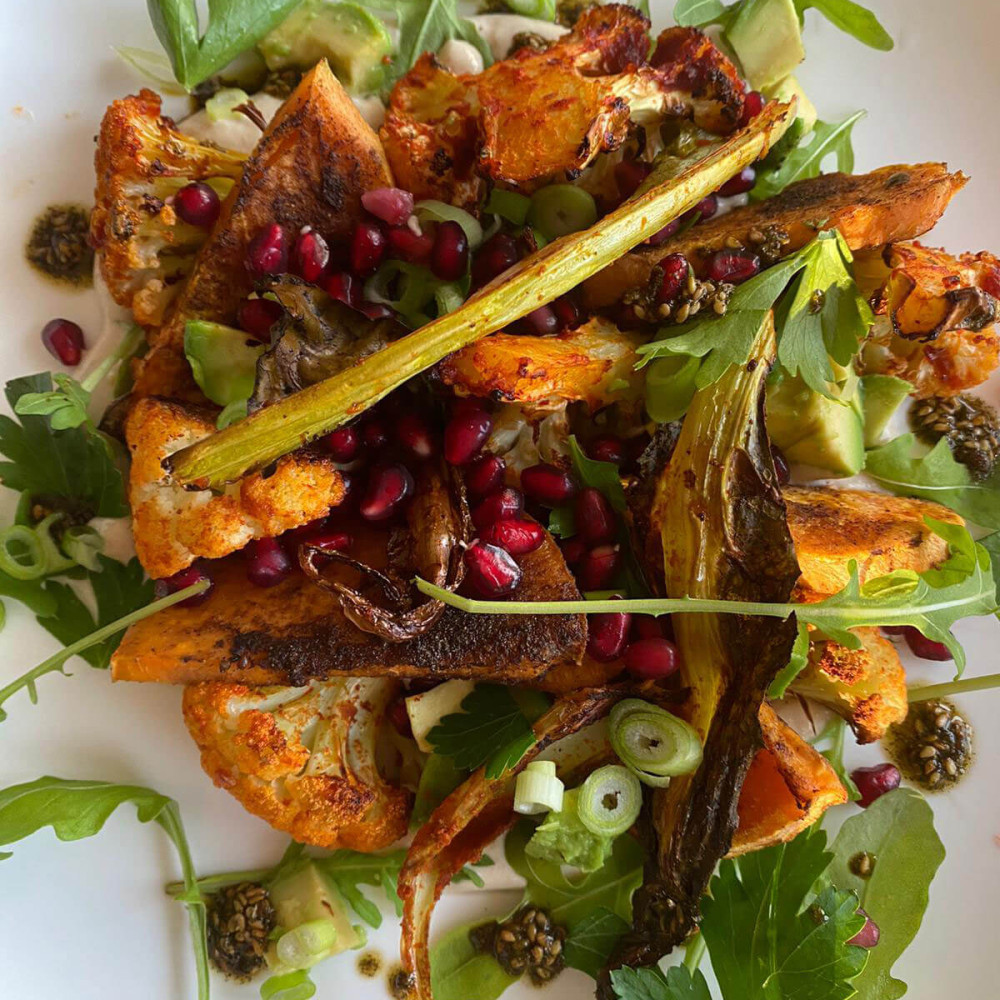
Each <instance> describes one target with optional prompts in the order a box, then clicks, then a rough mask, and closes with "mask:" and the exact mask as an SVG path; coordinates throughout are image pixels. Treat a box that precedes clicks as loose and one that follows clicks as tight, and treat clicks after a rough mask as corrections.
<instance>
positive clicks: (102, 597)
mask: <svg viewBox="0 0 1000 1000" xmlns="http://www.w3.org/2000/svg"><path fill="white" fill-rule="evenodd" d="M97 558H98V561H99V565H100V567H101V568H100V571H99V572H96V573H91V574H90V583H91V586H92V587H93V590H94V597H95V598H96V601H97V619H96V620H95V619H94V616H93V615H92V614H91V613H90V609H89V608H88V607H87V605H86V604H84V603H83V601H82V600H81V599H80V598H79V597H78V596H77V594H76V591H75V590H73V588H72V587H70V586H69V585H68V584H65V583H59V582H58V581H56V580H48V581H47V582H46V583H45V591H46V593H48V594H51V595H52V597H53V598H54V599H55V603H56V613H55V616H54V617H41V616H40V617H39V618H38V623H39V625H41V626H42V627H43V628H44V629H46V631H48V632H49V633H51V634H52V635H54V636H55V637H56V638H57V639H58V640H59V641H60V642H61V643H62V644H63V645H64V646H68V645H70V644H71V643H74V642H78V641H79V640H80V639H84V638H86V637H87V636H88V635H90V633H91V632H93V631H95V630H96V629H99V628H103V627H104V626H105V625H109V624H110V623H111V622H113V621H115V620H116V619H118V618H121V617H123V616H124V615H127V614H131V613H132V612H133V611H137V610H138V609H139V608H142V607H144V606H145V605H147V604H148V603H149V602H150V601H151V600H152V599H153V581H152V580H147V579H146V574H145V573H144V572H143V570H142V566H140V565H139V560H138V559H134V558H133V559H132V560H131V561H130V562H128V563H120V562H118V560H117V559H111V558H109V557H108V556H105V555H99V556H98V557H97ZM123 634H124V632H119V633H117V634H116V635H113V636H110V637H108V638H107V639H105V640H104V641H103V642H100V643H98V644H97V645H95V646H91V647H90V648H89V649H86V650H84V651H83V652H82V653H81V654H80V655H81V656H82V657H83V658H84V659H85V660H86V661H87V662H88V663H89V664H90V665H91V666H92V667H97V668H98V669H100V670H104V669H106V668H107V666H108V665H109V664H110V662H111V654H112V653H113V652H114V651H115V650H116V649H117V648H118V643H119V642H121V638H122V635H123Z"/></svg>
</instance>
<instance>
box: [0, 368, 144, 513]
mask: <svg viewBox="0 0 1000 1000" xmlns="http://www.w3.org/2000/svg"><path fill="white" fill-rule="evenodd" d="M51 391H52V379H51V377H50V376H49V375H48V374H41V375H26V376H24V377H22V378H16V379H13V380H12V381H10V382H8V383H7V386H6V395H7V401H8V403H10V406H11V409H13V410H14V411H15V412H16V411H17V406H18V402H19V400H20V399H21V398H22V397H23V396H26V395H29V394H32V393H35V394H37V393H47V392H51ZM0 453H2V454H3V455H4V456H5V457H6V458H7V459H9V461H6V462H0V480H2V481H3V485H4V486H6V487H7V488H8V489H12V490H17V491H18V492H20V493H25V492H27V493H29V494H31V495H32V496H33V497H47V498H55V499H61V500H66V501H70V502H71V503H75V504H76V505H77V506H79V507H80V508H82V509H83V510H84V511H86V512H87V513H88V514H89V515H90V516H99V517H124V516H125V515H126V514H128V505H127V504H126V502H125V484H124V481H123V479H122V474H121V472H120V471H119V470H118V467H117V466H116V465H115V461H114V454H113V452H112V449H111V443H110V439H109V438H107V437H106V436H105V435H103V434H101V433H100V432H99V431H95V430H92V429H89V428H86V427H73V428H69V429H66V430H57V429H54V428H53V427H52V426H51V424H50V422H49V419H48V418H46V417H44V416H39V415H35V414H25V415H23V416H22V417H21V422H20V423H18V422H17V421H16V420H13V419H12V418H10V417H8V416H0Z"/></svg>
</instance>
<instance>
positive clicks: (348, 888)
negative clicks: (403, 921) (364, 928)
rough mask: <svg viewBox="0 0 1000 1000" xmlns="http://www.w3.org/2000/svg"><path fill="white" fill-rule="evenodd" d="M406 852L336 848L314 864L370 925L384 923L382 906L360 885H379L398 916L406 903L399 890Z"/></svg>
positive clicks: (374, 925)
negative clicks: (403, 901) (379, 852)
mask: <svg viewBox="0 0 1000 1000" xmlns="http://www.w3.org/2000/svg"><path fill="white" fill-rule="evenodd" d="M405 857H406V851H404V850H398V851H390V852H389V853H388V854H361V853H360V852H359V851H349V850H346V849H345V850H340V851H334V852H333V854H331V855H330V856H329V857H326V858H313V859H312V863H313V864H314V865H315V866H316V867H317V868H318V869H319V871H320V872H321V873H322V875H323V876H324V877H325V878H327V879H329V881H330V882H332V883H333V884H334V885H335V886H336V887H337V890H338V891H339V892H340V894H341V895H342V896H343V897H344V899H346V900H347V902H348V903H350V905H351V909H352V910H354V912H355V913H356V914H357V915H358V916H359V917H360V918H361V919H362V920H363V921H364V922H365V923H366V924H368V925H369V926H370V927H374V928H376V929H378V928H379V927H381V926H382V914H381V912H380V911H379V908H378V907H377V906H376V905H375V904H374V903H373V902H372V901H371V900H370V899H368V898H367V897H366V896H365V895H364V893H362V891H361V889H360V888H359V886H362V885H373V886H378V887H380V888H381V889H382V891H383V892H384V893H385V895H386V898H387V899H388V900H389V902H390V903H392V905H393V907H394V909H395V911H396V916H397V917H401V916H402V915H403V904H402V901H401V900H400V898H399V893H397V892H396V883H397V882H398V881H399V869H400V868H401V867H402V865H403V859H404V858H405Z"/></svg>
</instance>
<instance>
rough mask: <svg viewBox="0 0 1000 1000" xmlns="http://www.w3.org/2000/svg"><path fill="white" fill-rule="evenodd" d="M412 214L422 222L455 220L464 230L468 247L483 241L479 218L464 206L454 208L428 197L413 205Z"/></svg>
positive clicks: (476, 245) (475, 245)
mask: <svg viewBox="0 0 1000 1000" xmlns="http://www.w3.org/2000/svg"><path fill="white" fill-rule="evenodd" d="M413 214H414V215H416V217H417V218H418V219H419V220H420V221H421V222H423V221H424V220H430V221H431V222H457V223H458V224H459V225H460V226H461V227H462V228H463V229H464V230H465V235H466V237H467V238H468V240H469V249H470V250H475V249H476V247H478V246H479V245H480V244H481V243H482V242H483V227H482V226H481V225H480V224H479V220H478V219H477V218H476V217H475V216H474V215H470V214H469V213H468V212H466V211H465V209H464V208H456V207H455V206H454V205H449V204H448V203H447V202H445V201H435V200H434V199H433V198H429V199H428V200H427V201H418V202H417V203H416V205H414V206H413Z"/></svg>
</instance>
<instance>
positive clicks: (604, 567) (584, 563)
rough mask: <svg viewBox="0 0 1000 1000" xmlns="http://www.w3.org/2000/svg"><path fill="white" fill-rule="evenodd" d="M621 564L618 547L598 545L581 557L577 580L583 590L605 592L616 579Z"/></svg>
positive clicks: (577, 568) (577, 567)
mask: <svg viewBox="0 0 1000 1000" xmlns="http://www.w3.org/2000/svg"><path fill="white" fill-rule="evenodd" d="M620 563H621V554H620V553H619V552H618V546H617V545H598V547H597V548H596V549H591V550H590V551H589V552H585V553H584V554H583V556H581V558H580V561H579V562H578V563H577V566H576V579H577V583H578V584H579V585H580V589H581V590H604V589H606V588H607V587H608V586H609V585H610V583H611V581H612V580H613V579H614V577H615V574H616V573H617V572H618V567H619V565H620Z"/></svg>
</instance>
